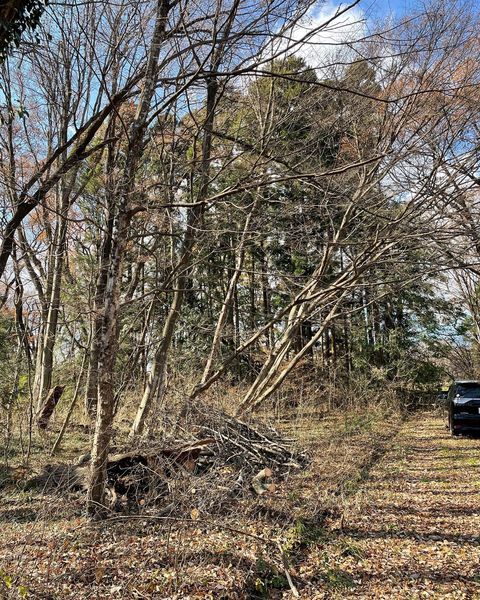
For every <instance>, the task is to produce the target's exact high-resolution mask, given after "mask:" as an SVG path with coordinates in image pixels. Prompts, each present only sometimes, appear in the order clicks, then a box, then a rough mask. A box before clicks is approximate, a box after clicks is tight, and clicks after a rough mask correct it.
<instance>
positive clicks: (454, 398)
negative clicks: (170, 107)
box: [447, 381, 480, 435]
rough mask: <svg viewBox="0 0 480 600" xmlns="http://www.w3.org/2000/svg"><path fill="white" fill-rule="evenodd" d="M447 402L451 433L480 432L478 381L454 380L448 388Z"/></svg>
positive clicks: (479, 384) (479, 385)
mask: <svg viewBox="0 0 480 600" xmlns="http://www.w3.org/2000/svg"><path fill="white" fill-rule="evenodd" d="M447 403H448V427H449V429H450V432H451V434H452V435H460V434H461V433H480V381H455V382H454V383H453V384H452V385H451V386H450V389H449V390H448V397H447Z"/></svg>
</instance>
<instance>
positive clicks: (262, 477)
mask: <svg viewBox="0 0 480 600" xmlns="http://www.w3.org/2000/svg"><path fill="white" fill-rule="evenodd" d="M272 475H273V473H272V469H269V468H265V469H262V470H261V471H259V472H258V473H257V474H256V475H255V477H252V488H253V490H254V491H255V492H256V493H257V494H258V495H259V496H261V495H262V494H264V493H265V492H273V491H274V489H275V484H274V483H269V481H268V480H269V479H270V477H271V476H272Z"/></svg>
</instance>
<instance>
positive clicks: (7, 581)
mask: <svg viewBox="0 0 480 600" xmlns="http://www.w3.org/2000/svg"><path fill="white" fill-rule="evenodd" d="M0 581H2V582H3V584H4V586H5V587H6V588H7V590H9V591H14V590H16V591H17V594H18V596H19V597H20V598H26V597H27V596H28V588H27V587H26V586H25V585H16V582H15V577H14V576H12V575H9V574H8V573H6V572H5V571H3V570H1V569H0Z"/></svg>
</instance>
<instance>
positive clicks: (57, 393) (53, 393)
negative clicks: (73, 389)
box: [37, 385, 66, 429]
mask: <svg viewBox="0 0 480 600" xmlns="http://www.w3.org/2000/svg"><path fill="white" fill-rule="evenodd" d="M65 387H66V386H64V385H56V386H55V387H54V388H52V389H51V390H50V391H49V392H48V394H47V397H46V398H45V402H44V403H43V406H42V408H41V410H40V412H39V413H38V416H37V425H38V428H39V429H46V428H47V427H48V422H49V420H50V417H51V416H52V414H53V411H54V410H55V407H56V406H57V404H58V402H59V400H60V398H61V397H62V394H63V392H64V390H65Z"/></svg>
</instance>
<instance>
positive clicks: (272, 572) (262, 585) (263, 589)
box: [253, 556, 288, 598]
mask: <svg viewBox="0 0 480 600" xmlns="http://www.w3.org/2000/svg"><path fill="white" fill-rule="evenodd" d="M253 588H254V591H255V594H256V595H257V597H259V598H268V597H269V596H270V592H271V590H284V589H286V588H288V581H287V579H286V577H284V576H283V575H282V574H281V573H279V572H278V570H277V569H276V568H275V567H274V566H272V565H271V564H270V563H268V562H267V561H266V560H265V559H264V558H263V557H262V556H260V557H259V558H258V560H257V563H256V565H255V579H254V581H253Z"/></svg>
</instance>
